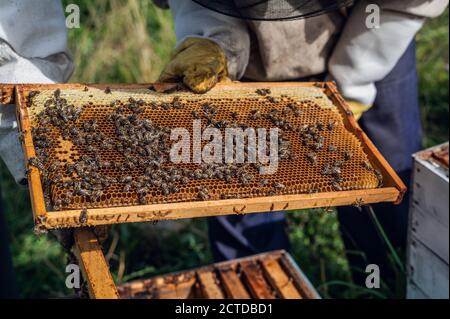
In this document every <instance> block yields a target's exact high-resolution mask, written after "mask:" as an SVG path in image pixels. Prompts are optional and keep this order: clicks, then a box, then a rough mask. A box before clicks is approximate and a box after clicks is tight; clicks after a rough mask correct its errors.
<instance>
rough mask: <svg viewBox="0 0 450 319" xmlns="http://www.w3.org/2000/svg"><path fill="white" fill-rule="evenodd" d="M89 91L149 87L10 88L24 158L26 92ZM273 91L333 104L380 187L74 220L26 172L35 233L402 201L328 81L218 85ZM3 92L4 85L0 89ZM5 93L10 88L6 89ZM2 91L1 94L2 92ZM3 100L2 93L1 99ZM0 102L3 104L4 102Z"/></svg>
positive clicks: (74, 214) (399, 188) (157, 207)
mask: <svg viewBox="0 0 450 319" xmlns="http://www.w3.org/2000/svg"><path fill="white" fill-rule="evenodd" d="M86 86H87V87H95V88H102V89H104V88H106V87H110V88H112V89H114V88H122V89H139V88H141V89H142V88H148V87H149V86H151V84H102V85H97V84H50V85H31V84H26V85H16V87H15V90H16V102H17V115H18V121H19V127H20V130H21V131H22V132H23V133H24V139H23V147H24V152H25V158H26V160H28V159H29V158H32V157H34V156H35V150H34V146H33V139H32V135H31V123H30V120H29V117H28V114H27V107H26V103H27V101H26V96H27V93H28V92H29V91H33V90H45V89H47V90H48V89H50V90H51V89H61V90H64V89H83V88H84V87H86ZM267 87H269V88H274V87H290V88H292V87H318V88H320V89H322V90H323V92H324V93H325V94H326V95H327V96H328V98H329V99H330V100H331V101H332V102H333V103H334V105H335V106H336V107H337V109H338V110H339V112H341V114H342V116H343V120H344V125H345V127H346V128H347V130H349V131H350V132H352V133H354V135H355V136H356V137H357V138H358V139H359V140H360V141H361V144H362V145H363V149H364V151H365V153H366V154H367V156H368V158H369V160H370V161H371V163H372V164H373V165H374V166H375V167H377V168H378V169H379V170H380V172H381V174H382V175H383V179H384V186H383V187H380V188H376V189H364V190H353V191H341V192H328V193H327V192H323V193H316V194H297V195H280V196H271V197H254V198H246V199H227V200H212V201H193V202H181V203H170V204H152V205H141V206H126V207H111V208H95V209H88V214H87V216H88V217H87V222H83V223H81V222H80V213H81V210H65V211H57V212H48V211H47V210H46V207H45V203H44V194H43V190H42V185H41V180H40V175H39V171H38V170H37V169H36V168H32V169H31V173H30V174H29V185H30V193H31V201H32V208H33V215H34V220H35V224H36V227H37V228H39V229H41V230H46V229H55V228H67V227H81V226H98V225H106V224H118V223H127V222H128V223H129V222H148V221H156V220H175V219H181V218H193V217H208V216H220V215H229V214H248V213H255V212H272V211H279V210H294V209H304V208H315V207H332V206H345V205H353V204H355V203H362V204H370V203H379V202H392V203H394V204H398V203H400V202H401V200H402V198H403V194H404V193H405V191H406V186H405V185H404V183H403V182H402V181H401V179H400V178H399V177H398V175H397V174H396V173H395V172H394V170H393V169H392V167H391V166H390V165H389V163H388V162H387V161H386V160H385V159H384V157H383V156H382V155H381V153H380V152H379V151H378V149H377V148H376V147H375V146H374V144H373V143H372V142H371V141H370V140H369V138H368V137H367V135H366V134H365V133H364V132H363V131H362V130H361V128H360V127H359V125H358V124H357V122H356V120H355V118H354V117H353V114H352V112H351V111H350V109H349V107H348V105H347V104H346V102H345V100H344V99H343V98H342V97H341V95H340V94H339V92H338V91H337V89H336V86H335V84H334V83H333V82H308V83H296V82H282V83H280V82H276V83H262V82H261V83H227V84H220V85H218V88H219V89H223V90H227V89H233V88H267ZM3 88H4V87H3ZM9 90H10V88H9ZM2 92H3V90H2ZM5 96H6V95H5ZM4 100H7V99H6V98H5V99H4Z"/></svg>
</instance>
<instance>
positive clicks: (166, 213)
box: [45, 187, 399, 229]
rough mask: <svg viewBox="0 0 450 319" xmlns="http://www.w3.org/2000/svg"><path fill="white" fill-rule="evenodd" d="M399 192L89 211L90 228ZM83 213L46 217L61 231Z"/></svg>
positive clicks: (338, 202) (387, 197) (379, 198)
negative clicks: (60, 228)
mask: <svg viewBox="0 0 450 319" xmlns="http://www.w3.org/2000/svg"><path fill="white" fill-rule="evenodd" d="M398 194H399V192H398V190H397V189H396V188H393V187H390V188H377V189H370V190H358V191H342V192H333V193H317V194H298V195H281V196H272V197H255V198H246V199H227V200H215V201H197V202H180V203H171V204H154V205H142V206H128V207H111V208H97V209H88V221H87V223H86V224H84V225H87V226H97V225H107V224H120V223H130V222H147V221H156V220H177V219H182V218H195V217H210V216H223V215H230V214H235V212H236V211H239V212H240V214H249V213H258V212H271V211H279V210H295V209H302V208H316V207H334V206H344V205H352V204H354V203H355V202H356V201H357V200H362V201H363V202H364V203H365V204H369V203H378V202H384V201H394V200H396V198H397V197H398ZM79 216H80V210H66V211H57V212H52V213H51V214H47V215H46V217H47V218H46V221H45V226H46V227H47V228H48V229H53V228H58V227H80V226H82V224H81V223H80V220H79Z"/></svg>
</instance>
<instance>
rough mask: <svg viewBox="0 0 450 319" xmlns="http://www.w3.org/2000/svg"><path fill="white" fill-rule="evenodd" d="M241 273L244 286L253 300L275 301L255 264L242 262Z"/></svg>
mask: <svg viewBox="0 0 450 319" xmlns="http://www.w3.org/2000/svg"><path fill="white" fill-rule="evenodd" d="M241 272H242V275H243V279H244V281H245V283H246V286H247V287H248V289H249V290H250V293H251V294H252V297H253V298H257V299H275V298H276V296H275V295H274V294H273V293H272V291H271V289H270V287H269V286H268V284H267V283H266V280H265V279H264V276H263V274H262V272H261V270H260V269H259V267H258V266H257V265H256V263H255V262H252V261H250V262H242V263H241Z"/></svg>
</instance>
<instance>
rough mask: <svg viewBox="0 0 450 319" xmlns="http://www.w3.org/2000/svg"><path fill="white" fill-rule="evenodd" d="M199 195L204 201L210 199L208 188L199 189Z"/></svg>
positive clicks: (201, 187)
mask: <svg viewBox="0 0 450 319" xmlns="http://www.w3.org/2000/svg"><path fill="white" fill-rule="evenodd" d="M197 190H198V194H197V197H198V198H199V199H201V200H203V201H205V200H208V199H209V191H208V189H207V188H206V187H203V186H200V187H198V188H197Z"/></svg>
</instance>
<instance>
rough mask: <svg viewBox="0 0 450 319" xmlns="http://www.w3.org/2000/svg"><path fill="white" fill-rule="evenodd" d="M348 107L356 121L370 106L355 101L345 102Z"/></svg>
mask: <svg viewBox="0 0 450 319" xmlns="http://www.w3.org/2000/svg"><path fill="white" fill-rule="evenodd" d="M347 104H348V106H349V107H350V110H352V112H353V116H354V117H355V119H356V120H357V121H358V120H359V119H360V118H361V116H362V115H363V114H364V112H367V111H368V110H369V109H370V108H371V106H369V105H365V104H362V103H359V102H356V101H347Z"/></svg>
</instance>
